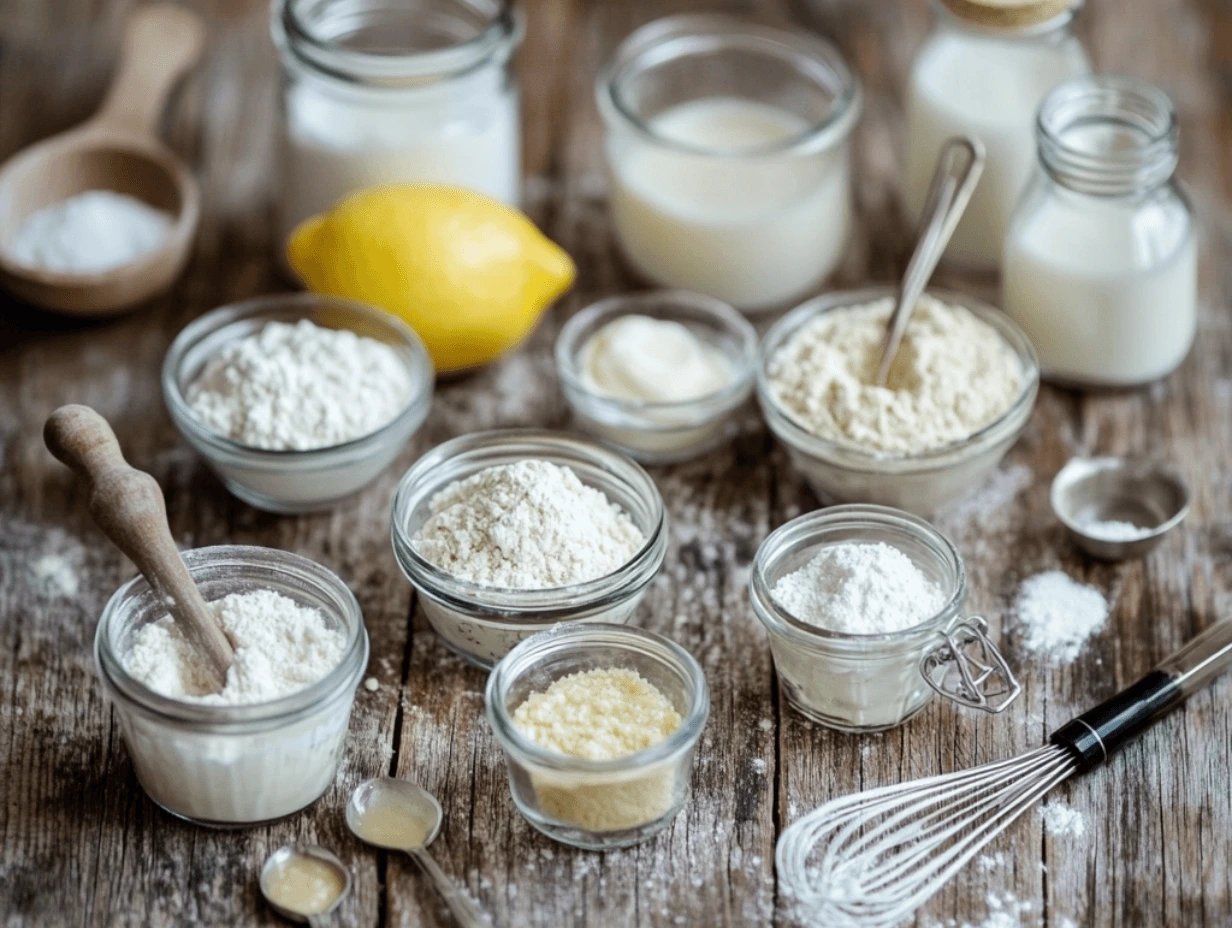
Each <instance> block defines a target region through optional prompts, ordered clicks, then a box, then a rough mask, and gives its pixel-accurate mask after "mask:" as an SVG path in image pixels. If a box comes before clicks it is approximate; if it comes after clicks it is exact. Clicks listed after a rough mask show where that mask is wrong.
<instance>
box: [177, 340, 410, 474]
mask: <svg viewBox="0 0 1232 928" xmlns="http://www.w3.org/2000/svg"><path fill="white" fill-rule="evenodd" d="M410 391H411V382H410V377H409V375H408V374H407V370H406V364H405V363H404V361H403V360H402V358H401V357H400V356H399V355H398V352H397V351H396V350H395V349H394V348H392V347H391V346H389V345H387V344H385V343H384V342H380V341H377V340H376V339H374V338H368V337H367V336H364V335H356V334H355V333H354V332H351V331H349V330H347V329H326V328H322V327H320V326H318V325H314V324H313V323H312V322H309V321H308V320H307V319H301V320H300V321H299V322H297V323H295V324H294V325H292V324H290V323H284V322H270V323H268V324H266V326H265V327H264V328H262V329H261V331H260V332H257V333H255V334H253V335H249V336H246V337H244V338H241V339H238V340H237V341H234V342H231V343H230V344H228V345H226V346H224V347H223V348H222V349H221V350H220V351H219V352H218V353H217V354H216V355H214V356H213V357H212V358H210V360H209V361H207V362H206V364H205V367H204V368H203V369H202V371H201V373H200V374H199V375H198V376H197V377H196V379H195V380H193V382H192V383H191V384H189V386H188V389H187V390H186V391H185V399H186V400H187V401H188V405H189V407H191V409H192V410H193V412H194V413H196V414H197V416H198V417H200V419H201V421H202V423H203V424H204V425H205V426H206V428H208V429H209V430H210V431H212V432H214V433H216V434H218V435H222V436H223V437H225V438H229V439H231V440H232V441H235V442H238V443H240V444H242V445H248V446H250V447H253V448H262V449H265V450H269V451H308V450H311V449H314V448H328V447H330V446H331V445H340V444H342V443H343V442H348V441H352V440H354V439H356V438H361V437H363V436H364V435H368V434H371V433H372V432H375V431H376V430H377V429H379V428H381V427H382V426H383V425H387V424H388V423H389V422H390V421H392V420H393V419H394V418H396V417H397V415H398V413H400V412H401V411H402V410H403V408H404V407H405V406H406V404H407V401H408V399H409V395H410Z"/></svg>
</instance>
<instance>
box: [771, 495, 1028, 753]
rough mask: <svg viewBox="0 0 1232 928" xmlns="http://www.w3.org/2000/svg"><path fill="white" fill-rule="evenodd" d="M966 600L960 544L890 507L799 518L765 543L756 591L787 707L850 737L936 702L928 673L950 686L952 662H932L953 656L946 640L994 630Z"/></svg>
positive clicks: (897, 722) (892, 724) (993, 651)
mask: <svg viewBox="0 0 1232 928" xmlns="http://www.w3.org/2000/svg"><path fill="white" fill-rule="evenodd" d="M966 597H967V577H966V570H965V568H964V567H963V562H962V558H961V556H960V555H959V553H958V551H957V550H956V549H955V547H954V545H953V544H952V543H951V542H950V541H949V539H947V538H946V537H945V536H944V535H942V534H941V533H940V532H938V531H937V530H936V529H934V528H933V527H932V526H931V525H929V524H928V523H927V522H926V521H924V520H923V519H920V518H918V517H916V516H913V515H910V514H909V513H906V512H902V511H901V510H896V509H891V508H889V507H886V506H868V505H847V506H834V507H832V508H830V509H825V510H819V511H817V512H813V513H809V514H807V515H804V516H801V517H799V518H797V519H793V520H792V521H790V522H788V523H787V524H786V525H783V526H781V527H780V528H778V529H776V530H775V531H774V532H772V533H771V534H770V535H769V537H767V538H766V540H765V541H764V542H762V544H761V547H760V548H759V549H758V551H757V555H756V556H755V557H754V559H753V572H752V577H751V579H750V582H749V600H750V602H751V603H752V606H753V612H754V614H755V615H756V616H757V618H758V619H760V620H761V623H762V624H763V625H764V626H765V627H766V631H767V632H768V633H769V637H770V649H771V651H772V653H773V655H774V666H775V670H776V671H777V673H778V677H779V681H780V684H781V686H782V689H783V693H784V695H785V696H786V697H787V701H788V702H789V703H790V704H791V705H792V707H793V708H795V709H796V710H797V711H798V712H800V713H801V714H802V715H804V716H805V717H806V718H809V719H811V720H812V721H814V722H817V723H819V724H821V725H825V726H826V727H828V728H835V729H838V730H839V731H846V732H873V731H883V730H885V729H888V728H893V727H895V726H897V725H901V724H902V723H903V722H905V721H906V720H907V719H909V718H911V717H912V716H914V715H915V714H916V713H917V712H919V711H920V710H921V709H923V708H924V707H925V706H926V705H927V704H928V702H929V701H930V700H931V699H932V697H933V695H934V692H936V690H935V689H934V687H933V686H930V685H929V680H928V679H926V674H927V675H928V677H930V678H932V679H933V680H934V682H935V683H938V685H939V684H940V682H941V680H940V676H939V675H938V674H937V673H936V671H937V670H940V669H943V667H947V666H948V664H947V665H941V664H936V663H935V662H934V663H926V662H928V661H929V658H930V657H932V656H934V655H937V654H943V653H945V648H946V647H947V646H948V643H947V640H946V638H945V637H944V636H945V635H947V634H948V635H950V636H951V640H959V639H960V638H961V637H962V636H964V635H965V633H966V631H967V629H968V628H969V627H970V625H971V623H976V627H978V628H980V629H981V631H982V630H983V628H984V626H983V625H982V619H981V620H977V619H968V618H967V617H965V616H964V615H963V606H964V603H965V601H966ZM967 640H969V638H968V639H967ZM987 647H988V648H989V650H988V652H987V653H988V654H995V655H996V659H997V660H1001V656H1000V653H999V652H997V651H996V648H995V646H994V645H992V643H991V642H988V643H987ZM1000 682H1002V680H1001V678H997V679H993V680H991V681H990V688H991V687H992V686H993V685H995V684H998V683H1000ZM1014 694H1015V695H1016V690H1015V691H1014ZM992 695H1004V694H992ZM1012 699H1013V696H1009V698H1008V699H1005V700H1004V702H1005V703H1006V704H1008V702H1009V701H1010V700H1012ZM981 708H985V709H986V711H999V708H993V707H990V706H983V707H981Z"/></svg>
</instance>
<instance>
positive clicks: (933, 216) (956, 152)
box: [877, 135, 985, 387]
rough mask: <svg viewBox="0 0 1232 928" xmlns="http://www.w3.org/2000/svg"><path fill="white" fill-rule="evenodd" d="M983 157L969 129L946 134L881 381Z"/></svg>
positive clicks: (889, 327)
mask: <svg viewBox="0 0 1232 928" xmlns="http://www.w3.org/2000/svg"><path fill="white" fill-rule="evenodd" d="M984 160H985V154H984V144H983V143H982V142H981V141H980V140H979V139H975V138H971V137H970V136H967V135H959V136H955V137H954V138H952V139H947V140H946V142H945V144H944V145H942V146H941V154H940V155H939V156H938V158H937V169H936V171H935V172H934V173H933V180H932V184H931V185H930V186H929V188H928V197H927V198H926V199H925V200H924V210H923V212H922V213H921V214H920V226H919V228H920V230H921V231H920V232H919V238H918V239H917V241H916V245H915V252H914V253H913V254H912V255H911V261H910V262H908V264H907V270H906V271H905V272H904V273H903V280H902V283H901V284H900V285H899V288H898V302H897V304H896V305H895V306H894V312H893V313H891V314H890V319H889V322H887V323H886V336H885V341H884V342H883V343H882V348H881V363H880V364H879V365H878V366H877V386H879V387H884V386H885V383H886V378H887V377H889V375H890V365H891V364H893V363H894V355H896V354H898V346H899V345H900V344H902V341H903V333H904V332H906V331H907V320H908V319H910V318H911V311H912V310H913V309H915V304H916V301H917V300H918V299H919V298H920V294H922V293H923V292H924V288H925V286H927V285H928V279H929V278H930V277H932V276H933V271H935V270H936V269H937V262H938V261H940V260H941V254H942V252H944V251H945V246H946V245H948V244H949V243H950V236H952V235H953V234H954V229H955V227H956V226H957V225H958V220H959V219H961V218H962V214H963V212H964V211H965V210H966V209H967V203H969V202H970V200H971V194H972V193H973V192H974V191H975V185H976V183H977V182H978V181H979V179H980V174H982V173H983V171H984Z"/></svg>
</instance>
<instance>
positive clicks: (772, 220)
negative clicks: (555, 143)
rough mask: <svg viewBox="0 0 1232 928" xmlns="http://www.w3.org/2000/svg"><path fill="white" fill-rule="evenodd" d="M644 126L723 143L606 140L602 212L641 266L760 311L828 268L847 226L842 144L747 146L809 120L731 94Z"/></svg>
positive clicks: (682, 138) (782, 139)
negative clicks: (605, 207)
mask: <svg viewBox="0 0 1232 928" xmlns="http://www.w3.org/2000/svg"><path fill="white" fill-rule="evenodd" d="M651 128H652V129H653V130H654V131H655V132H656V133H657V134H659V135H662V136H664V137H666V138H669V139H671V140H673V141H676V142H679V143H683V144H690V145H695V146H698V147H701V148H706V149H719V150H728V151H730V152H731V154H728V155H723V156H716V155H702V154H699V155H693V154H688V153H685V152H682V151H679V150H676V149H671V148H667V147H665V146H660V145H654V144H650V143H647V142H645V141H644V140H641V139H632V138H613V139H612V140H611V141H610V144H609V162H610V168H611V209H612V218H613V221H614V223H615V226H616V232H617V235H618V237H619V239H620V243H621V245H622V247H623V249H624V251H625V254H626V256H627V257H628V259H629V261H630V263H631V264H632V265H633V266H634V267H635V268H636V269H637V270H638V271H639V272H640V273H641V274H642V275H644V276H645V277H647V278H649V279H650V280H652V281H655V282H657V283H659V284H662V285H664V286H669V287H680V288H683V289H687V290H693V291H696V292H698V293H704V294H706V295H708V296H713V297H717V298H718V299H721V300H724V301H725V302H728V303H731V304H732V305H734V306H736V307H737V308H739V309H744V310H759V309H769V308H773V307H775V306H780V305H783V304H786V303H788V302H790V301H792V300H795V299H797V298H799V297H801V296H803V295H804V294H806V293H807V292H808V291H810V290H812V289H814V288H815V287H816V286H817V285H819V284H820V283H821V282H822V280H824V279H825V277H826V276H827V275H828V274H829V273H830V271H831V270H833V268H834V266H835V264H837V263H838V260H839V258H840V257H841V255H842V253H843V250H844V248H845V247H846V244H847V240H848V237H849V233H850V229H851V198H850V186H849V181H848V154H847V146H846V144H841V145H840V146H839V147H838V148H837V149H834V150H831V151H826V152H821V153H815V154H808V155H795V156H793V155H779V156H773V155H763V156H758V155H754V154H747V153H749V152H755V151H757V150H758V149H765V148H769V147H773V146H775V145H781V144H783V143H786V142H789V141H791V140H793V139H796V138H798V137H800V136H801V135H802V134H804V133H806V132H807V131H808V129H809V124H808V123H807V122H806V121H805V120H803V119H801V118H800V117H798V116H796V115H794V114H792V113H789V112H787V111H785V110H782V109H779V108H777V107H774V106H770V105H768V104H765V103H759V102H756V101H752V100H741V99H737V98H730V97H711V98H706V99H701V100H695V101H692V102H689V103H684V104H681V105H679V106H676V107H673V108H672V109H670V110H667V111H665V112H663V113H660V114H659V115H658V116H656V117H655V118H654V119H653V120H652V121H651ZM741 152H745V153H746V154H744V155H742V154H740V153H741Z"/></svg>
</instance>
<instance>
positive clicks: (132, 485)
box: [43, 405, 235, 692]
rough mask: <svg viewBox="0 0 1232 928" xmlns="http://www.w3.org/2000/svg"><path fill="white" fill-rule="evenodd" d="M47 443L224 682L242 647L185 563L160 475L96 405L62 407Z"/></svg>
mask: <svg viewBox="0 0 1232 928" xmlns="http://www.w3.org/2000/svg"><path fill="white" fill-rule="evenodd" d="M43 441H44V442H45V443H46V445H47V450H48V451H50V452H51V453H52V454H53V455H55V457H56V458H57V459H58V460H59V461H62V462H63V463H64V464H67V465H68V466H69V467H70V468H72V470H73V472H74V473H76V474H77V476H78V477H80V478H81V479H82V480H83V481H84V482H85V483H86V485H87V487H88V488H89V497H88V499H89V507H90V515H91V516H92V517H93V518H94V521H95V523H97V525H98V527H99V528H101V529H102V530H103V534H104V535H106V536H107V537H108V538H110V539H111V540H112V541H113V542H114V543H115V545H116V547H117V548H119V549H120V550H121V551H123V552H124V553H125V554H127V555H128V556H129V558H130V559H131V560H132V561H133V563H135V564H136V565H137V569H138V570H140V571H141V575H142V576H143V577H145V579H146V582H147V583H149V584H150V586H151V587H152V588H153V589H154V591H155V592H156V593H157V594H158V595H159V596H160V597H161V598H162V599H163V601H164V602H165V603H166V605H167V611H168V612H170V613H171V616H172V618H173V619H175V622H176V624H177V625H179V627H180V628H181V629H183V630H184V631H185V633H186V634H187V636H188V640H189V641H191V642H192V643H193V645H194V646H195V647H196V649H197V652H198V653H199V654H201V655H202V656H203V657H205V658H206V662H205V664H204V666H203V669H204V670H206V671H207V672H209V673H211V674H212V678H213V679H212V682H213V687H212V690H211V691H212V692H218V691H219V690H221V689H222V688H223V686H224V685H225V683H226V680H227V670H228V668H230V666H231V661H232V660H233V659H234V657H235V654H234V652H233V651H232V649H231V642H230V641H228V640H227V636H226V634H224V633H223V630H222V625H221V624H219V622H218V619H217V618H216V617H215V615H214V612H213V610H212V609H210V608H209V607H208V606H207V605H206V604H205V600H204V599H203V598H202V596H201V591H200V590H198V589H197V584H196V582H195V581H194V580H193V578H192V574H190V573H189V572H188V568H187V567H186V566H185V565H184V561H183V559H182V558H181V557H180V552H179V551H178V550H177V549H176V546H175V540H174V539H173V538H172V537H171V528H170V527H169V526H168V525H167V504H166V502H165V501H164V499H163V491H162V490H161V489H159V486H158V481H156V480H155V479H154V478H153V477H151V476H150V475H149V474H147V473H145V472H144V471H140V470H137V469H136V468H135V467H132V466H130V465H129V463H128V462H127V461H126V460H124V453H123V452H122V451H121V450H120V443H119V442H118V441H116V437H115V432H113V431H112V430H111V426H110V425H108V424H107V420H106V419H104V418H103V417H102V416H100V415H99V414H98V413H96V412H95V411H94V410H93V409H91V408H90V407H89V406H76V405H74V406H61V407H60V408H59V409H57V410H56V411H55V412H53V413H52V414H51V416H50V417H49V418H48V419H47V424H46V425H44V426H43Z"/></svg>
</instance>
